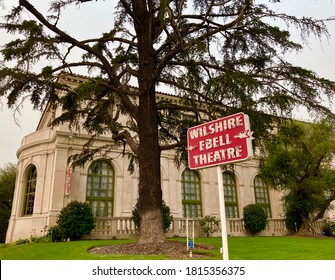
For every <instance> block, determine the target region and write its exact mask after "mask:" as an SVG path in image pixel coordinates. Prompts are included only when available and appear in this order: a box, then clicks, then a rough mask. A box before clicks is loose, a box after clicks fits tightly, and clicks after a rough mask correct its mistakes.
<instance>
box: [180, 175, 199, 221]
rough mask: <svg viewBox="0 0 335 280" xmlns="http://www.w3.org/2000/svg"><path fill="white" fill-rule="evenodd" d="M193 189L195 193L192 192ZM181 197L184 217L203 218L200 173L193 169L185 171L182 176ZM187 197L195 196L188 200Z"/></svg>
mask: <svg viewBox="0 0 335 280" xmlns="http://www.w3.org/2000/svg"><path fill="white" fill-rule="evenodd" d="M187 189H189V190H187ZM191 189H193V190H194V192H192V191H191ZM181 195H182V211H183V213H182V214H183V217H184V218H198V217H202V196H201V181H200V176H199V173H198V172H196V171H194V170H191V169H185V170H184V171H183V173H182V175H181ZM187 196H189V197H190V196H193V199H188V198H187ZM189 214H191V215H189Z"/></svg>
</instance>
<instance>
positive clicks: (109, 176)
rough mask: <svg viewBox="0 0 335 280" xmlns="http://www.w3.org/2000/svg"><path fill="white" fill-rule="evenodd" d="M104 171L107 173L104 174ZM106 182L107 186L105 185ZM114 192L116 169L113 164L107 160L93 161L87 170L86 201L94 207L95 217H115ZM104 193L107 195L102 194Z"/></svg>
mask: <svg viewBox="0 0 335 280" xmlns="http://www.w3.org/2000/svg"><path fill="white" fill-rule="evenodd" d="M104 165H105V166H104ZM94 169H96V171H94ZM104 172H107V173H106V174H104ZM97 183H98V185H97ZM104 184H105V185H106V187H103V185H104ZM110 186H111V187H110ZM114 192H115V170H114V167H113V165H112V164H111V163H109V162H108V161H106V160H95V161H93V162H92V163H91V164H90V166H89V168H88V170H87V180H86V201H87V202H88V203H89V205H90V206H91V207H92V211H93V214H94V216H95V217H101V218H104V217H113V215H114ZM103 193H105V194H106V195H101V194H103ZM109 193H110V195H109Z"/></svg>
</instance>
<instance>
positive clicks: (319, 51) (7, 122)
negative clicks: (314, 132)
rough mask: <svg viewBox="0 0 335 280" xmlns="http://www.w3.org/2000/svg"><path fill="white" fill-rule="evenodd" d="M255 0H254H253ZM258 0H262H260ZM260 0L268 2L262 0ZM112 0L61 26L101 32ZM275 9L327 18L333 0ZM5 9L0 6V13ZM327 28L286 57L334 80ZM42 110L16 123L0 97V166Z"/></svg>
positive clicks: (2, 38) (72, 14)
mask: <svg viewBox="0 0 335 280" xmlns="http://www.w3.org/2000/svg"><path fill="white" fill-rule="evenodd" d="M256 1H257V0H256ZM259 1H261V0H259ZM3 2H4V6H5V7H7V8H9V7H11V6H13V5H14V4H15V3H16V2H17V1H15V3H14V1H13V0H4V1H3ZM49 2H50V1H40V0H33V1H31V3H32V4H33V5H36V6H37V5H42V6H44V7H45V6H46V3H49ZM262 2H267V1H265V0H262ZM114 3H115V2H114V1H113V0H105V1H102V0H99V1H92V2H87V3H83V4H82V5H81V6H80V7H79V6H76V7H74V8H73V9H71V10H70V11H69V10H66V14H67V15H68V17H66V18H64V26H66V27H67V31H68V32H69V33H70V34H72V33H73V32H76V33H80V32H83V31H84V32H83V34H85V35H87V34H97V35H99V34H101V33H102V32H105V31H106V29H104V28H100V27H101V26H108V25H110V23H111V22H112V14H113V9H111V8H110V7H111V6H112V5H113V4H114ZM276 6H277V7H278V8H277V11H282V12H283V13H284V12H285V13H289V14H294V15H297V16H311V17H315V18H328V17H331V16H335V0H284V1H282V3H280V5H278V4H277V5H276ZM4 14H6V12H5V11H4V10H3V9H2V8H1V7H0V16H3V15H4ZM328 26H329V32H330V35H331V38H330V40H329V41H327V40H326V39H325V38H324V40H323V41H322V42H321V43H320V42H319V41H317V40H316V38H314V37H311V38H310V44H309V46H306V48H305V50H304V52H302V53H300V54H298V55H296V54H292V55H290V57H289V59H290V61H292V62H293V63H295V64H296V65H299V66H302V67H305V68H307V69H311V70H313V71H315V72H316V73H318V74H319V75H320V76H322V77H325V78H328V79H331V80H335V22H333V23H330V24H329V25H328ZM0 32H1V33H0V45H3V43H4V42H6V37H7V38H8V36H7V34H3V33H4V31H3V30H0ZM40 116H41V112H39V111H34V110H32V107H31V105H30V104H29V103H27V104H25V105H24V108H23V110H22V111H21V115H17V119H18V122H19V126H18V125H17V124H16V123H15V121H14V118H13V112H11V111H10V110H9V109H8V108H7V107H6V104H5V102H4V100H1V99H0V121H1V130H0V131H1V137H0V168H2V167H4V165H5V164H6V163H9V162H11V163H16V161H17V159H16V151H17V149H18V148H19V147H20V143H21V140H22V138H23V137H24V136H25V135H27V134H29V133H31V132H34V131H35V129H36V127H37V124H38V121H39V117H40Z"/></svg>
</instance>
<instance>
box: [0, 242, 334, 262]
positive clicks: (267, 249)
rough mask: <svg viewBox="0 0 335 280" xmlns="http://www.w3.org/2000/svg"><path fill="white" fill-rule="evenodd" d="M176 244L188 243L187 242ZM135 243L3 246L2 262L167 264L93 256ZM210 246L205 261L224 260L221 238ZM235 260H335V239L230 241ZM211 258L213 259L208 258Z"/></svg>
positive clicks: (127, 257)
mask: <svg viewBox="0 0 335 280" xmlns="http://www.w3.org/2000/svg"><path fill="white" fill-rule="evenodd" d="M173 240H178V241H183V242H185V247H186V239H185V238H175V239H173ZM128 242H133V241H132V240H82V241H73V242H60V243H30V244H21V245H16V246H10V245H2V246H1V247H0V259H1V260H164V259H167V257H166V256H163V255H155V256H139V255H92V254H90V253H88V249H90V248H92V247H95V246H103V245H112V244H118V243H128ZM199 243H207V244H211V245H214V246H215V248H216V249H215V250H210V251H199V253H202V254H206V255H204V258H203V259H211V260H221V259H222V255H221V254H220V247H221V238H197V239H195V249H196V246H197V244H199ZM228 250H229V259H231V260H335V239H334V238H310V237H229V238H228ZM208 255H209V257H208Z"/></svg>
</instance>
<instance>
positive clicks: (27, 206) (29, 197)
mask: <svg viewBox="0 0 335 280" xmlns="http://www.w3.org/2000/svg"><path fill="white" fill-rule="evenodd" d="M36 182H37V170H36V167H35V166H34V165H32V166H30V167H29V168H28V172H27V177H26V185H25V196H24V205H23V215H24V216H27V215H32V214H33V211H34V203H35V192H36Z"/></svg>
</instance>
